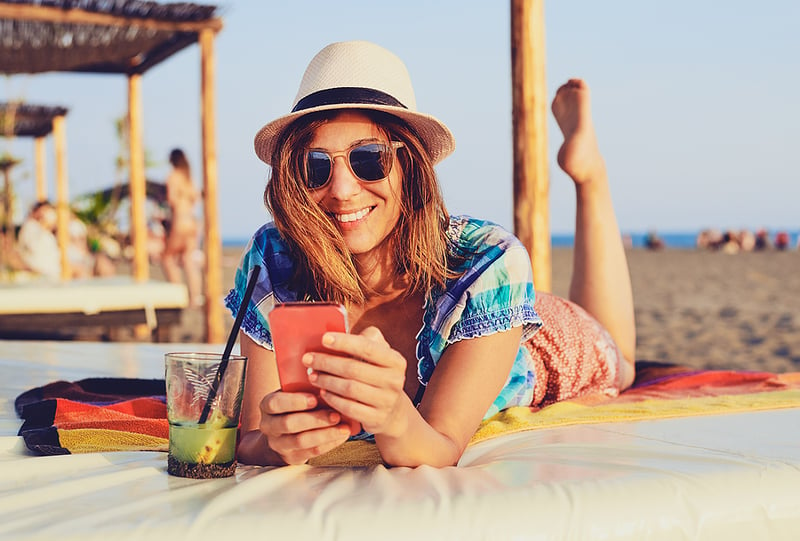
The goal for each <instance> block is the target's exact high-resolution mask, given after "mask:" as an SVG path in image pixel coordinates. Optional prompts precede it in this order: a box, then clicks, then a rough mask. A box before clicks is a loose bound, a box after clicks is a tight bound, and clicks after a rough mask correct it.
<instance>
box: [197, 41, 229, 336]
mask: <svg viewBox="0 0 800 541" xmlns="http://www.w3.org/2000/svg"><path fill="white" fill-rule="evenodd" d="M200 55H201V58H200V66H201V68H200V72H201V90H200V92H201V102H202V103H201V111H202V131H203V198H204V207H203V208H204V227H205V252H206V280H205V296H206V304H205V311H206V340H207V341H208V342H209V343H219V342H224V341H225V331H224V329H223V327H222V325H223V323H222V306H221V304H220V299H221V297H222V295H221V288H220V284H221V282H222V276H221V275H222V241H221V239H220V234H219V219H218V214H217V144H216V137H215V133H216V125H215V122H216V120H215V109H214V107H215V105H214V104H215V95H214V31H213V30H211V29H204V30H201V31H200Z"/></svg>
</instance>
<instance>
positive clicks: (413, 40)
mask: <svg viewBox="0 0 800 541" xmlns="http://www.w3.org/2000/svg"><path fill="white" fill-rule="evenodd" d="M218 5H220V6H221V8H222V16H223V19H224V24H225V28H224V29H223V31H222V32H221V33H220V34H219V36H218V38H217V40H216V66H217V80H216V90H217V116H216V118H217V148H218V160H219V181H220V201H219V209H220V223H221V228H222V235H223V238H225V239H240V238H246V237H248V236H249V235H250V234H251V233H252V231H253V230H255V228H256V227H258V226H259V225H260V224H261V223H263V222H264V221H265V220H267V219H268V215H267V213H266V211H265V210H264V208H263V205H262V202H261V200H262V198H261V194H262V191H263V187H264V184H265V182H266V177H267V168H266V166H265V165H264V164H262V163H261V162H260V161H258V159H257V158H256V156H255V154H254V152H253V145H252V141H253V136H254V135H255V132H256V131H257V130H258V128H259V127H260V126H261V125H262V124H264V123H265V122H266V121H268V120H270V119H272V118H274V117H276V116H278V115H280V114H282V113H284V112H286V111H287V110H288V109H289V107H290V106H291V102H292V100H293V98H294V96H295V93H296V91H297V86H298V83H299V81H300V78H301V76H302V73H303V71H304V69H305V67H306V65H307V63H308V61H309V60H310V59H311V57H312V56H313V55H314V54H315V53H316V52H317V51H318V50H319V49H321V48H322V47H323V46H325V45H326V44H328V43H330V42H333V41H340V40H349V39H366V40H370V41H374V42H376V43H378V44H380V45H383V46H385V47H387V48H389V49H390V50H392V51H394V52H395V53H396V54H398V55H399V56H400V57H401V58H402V59H403V60H404V61H405V62H406V64H407V66H408V68H409V71H410V72H411V77H412V80H413V82H414V86H415V90H416V94H417V103H418V106H419V108H420V109H421V110H422V111H425V112H428V113H431V114H433V115H435V116H437V117H439V118H440V119H441V120H443V121H444V122H445V123H447V124H448V125H449V126H450V128H451V130H452V131H453V132H454V134H455V136H456V141H457V149H456V152H455V154H454V155H453V156H451V157H449V158H448V159H447V160H445V161H444V162H443V163H442V164H441V165H440V166H439V167H438V171H439V175H440V179H441V182H442V185H443V189H444V192H445V196H446V198H447V201H448V205H449V207H450V211H451V212H453V213H469V214H473V215H476V216H480V217H485V218H488V219H492V220H494V221H497V222H499V223H501V224H503V225H505V226H507V227H509V228H511V227H512V191H511V190H512V172H511V161H512V153H511V74H510V52H509V51H510V48H509V47H510V37H509V34H510V22H509V10H510V8H509V2H508V1H497V2H494V1H491V2H490V1H478V0H468V1H456V0H450V1H439V2H437V1H434V0H406V1H404V2H375V1H374V0H373V1H355V0H339V1H337V2H321V1H319V2H317V1H308V0H298V1H292V2H277V1H274V2H263V1H259V0H234V1H229V2H224V3H220V4H218ZM545 12H546V13H545V16H546V47H547V51H546V53H547V86H548V92H549V94H550V96H552V94H553V92H554V90H555V89H556V88H557V87H558V85H559V84H560V83H561V82H563V81H564V80H566V79H567V78H569V77H572V76H580V77H583V78H584V79H586V80H587V81H588V83H589V85H590V86H591V88H592V94H593V101H594V116H595V123H596V126H597V129H598V132H599V137H600V145H601V150H602V152H603V153H604V155H605V157H606V161H607V165H608V169H609V173H610V177H611V182H612V189H613V192H614V200H615V206H616V209H617V214H618V218H619V222H620V225H621V227H622V229H623V230H624V231H627V232H641V231H645V230H648V229H658V230H660V231H691V230H696V229H699V228H703V227H724V228H726V227H735V228H739V227H748V228H756V227H760V226H765V227H769V228H773V229H774V228H788V229H791V230H797V229H798V228H800V212H798V203H799V202H800V162H799V161H798V155H800V152H799V151H798V146H800V98H798V89H800V34H798V31H797V28H798V21H800V2H795V1H794V0H763V1H760V2H754V1H752V0H748V1H745V0H733V1H728V2H716V1H710V0H706V1H698V0H672V1H670V2H656V1H642V0H625V1H623V0H609V1H605V2H597V1H596V0H550V1H547V2H545ZM199 62H200V61H199V48H198V47H197V46H193V47H190V48H188V49H186V50H184V51H182V52H181V53H179V54H177V55H176V56H174V57H172V58H170V59H168V60H167V61H165V62H163V63H162V64H161V65H159V66H158V67H156V68H154V69H153V70H151V71H150V72H148V73H146V74H145V76H144V77H143V78H142V88H143V96H144V103H143V108H144V130H145V147H146V148H147V149H148V151H149V152H150V153H151V155H152V156H153V157H155V158H157V159H158V160H160V161H161V162H162V165H161V166H160V167H154V168H151V169H150V170H148V172H147V173H148V177H149V178H155V179H163V178H164V176H165V174H166V171H167V167H166V165H165V164H166V157H167V154H168V152H169V150H170V149H171V148H173V147H175V146H181V147H183V148H184V149H185V150H186V151H187V153H188V155H189V158H190V160H191V163H192V165H193V166H194V167H195V170H196V172H197V173H198V175H197V176H198V179H197V180H198V182H199V166H200V120H199ZM126 88H127V87H126V81H125V78H124V77H122V76H115V75H66V74H46V75H36V76H17V77H12V78H6V79H4V80H2V81H0V100H7V99H13V98H23V99H25V100H26V101H28V102H30V103H37V104H42V105H61V106H65V107H67V108H69V114H68V115H67V138H68V143H67V144H68V166H69V175H70V195H71V196H76V195H79V194H81V193H85V192H87V191H91V190H93V189H96V188H102V187H106V186H108V185H110V184H112V183H113V181H114V156H115V155H116V154H117V152H118V144H117V141H116V139H115V135H114V124H113V122H114V119H115V118H116V117H118V116H120V115H122V114H123V113H124V112H125V110H126V107H127V96H126ZM548 137H549V147H550V152H549V155H550V157H551V159H550V166H549V167H550V176H551V230H552V231H553V232H556V233H569V232H571V231H572V229H573V219H574V218H573V216H574V203H573V191H572V187H571V183H570V181H569V179H568V178H566V177H565V176H564V175H563V174H562V173H561V171H560V170H559V169H558V167H557V165H556V164H555V154H556V152H557V149H558V144H559V143H560V138H559V133H558V131H557V127H556V126H555V124H554V123H553V122H552V121H551V122H550V124H549V135H548ZM32 148H33V143H32V142H31V141H30V140H25V139H21V140H16V141H8V140H5V141H3V140H0V150H3V149H5V150H9V151H11V152H12V153H14V154H17V155H19V156H21V157H23V158H24V159H25V163H24V164H23V165H21V166H19V167H18V168H17V169H16V171H15V178H16V179H17V184H18V185H19V192H20V196H21V198H22V201H23V203H24V204H25V205H26V206H27V204H28V203H29V202H30V201H32V199H33V192H34V188H33V176H34V175H33V160H32V152H33V150H32ZM48 161H49V167H50V169H51V172H50V173H49V178H50V180H51V182H52V179H53V178H54V176H53V173H52V166H53V163H52V162H53V154H52V142H50V144H49V147H48ZM51 193H52V191H51Z"/></svg>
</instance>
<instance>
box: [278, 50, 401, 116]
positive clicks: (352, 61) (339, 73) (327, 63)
mask: <svg viewBox="0 0 800 541" xmlns="http://www.w3.org/2000/svg"><path fill="white" fill-rule="evenodd" d="M333 88H365V89H371V90H378V91H380V92H383V93H385V94H388V95H390V96H392V97H393V98H395V99H396V100H397V101H399V102H400V103H402V104H403V105H404V106H405V107H406V108H408V109H409V110H410V111H416V110H417V101H416V99H415V97H414V88H413V87H412V86H411V77H410V76H409V74H408V69H406V65H405V64H404V63H403V61H402V60H400V58H398V57H397V56H396V55H395V54H394V53H392V52H391V51H388V50H386V49H384V48H383V47H381V46H380V45H376V44H374V43H371V42H368V41H343V42H338V43H332V44H330V45H328V46H327V47H325V48H324V49H322V50H321V51H320V52H319V53H317V55H316V56H315V57H314V58H313V59H312V60H311V62H310V63H309V65H308V67H307V68H306V71H305V73H304V74H303V79H302V81H301V82H300V88H299V90H298V92H297V96H296V97H295V100H294V104H293V106H296V105H297V104H298V103H299V102H300V100H302V99H303V98H305V97H307V96H309V95H311V94H314V93H315V92H320V91H323V90H329V89H333Z"/></svg>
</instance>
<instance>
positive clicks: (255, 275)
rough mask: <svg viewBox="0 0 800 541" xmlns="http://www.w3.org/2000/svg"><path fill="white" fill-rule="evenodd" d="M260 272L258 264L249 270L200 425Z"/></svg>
mask: <svg viewBox="0 0 800 541" xmlns="http://www.w3.org/2000/svg"><path fill="white" fill-rule="evenodd" d="M260 273H261V267H260V266H258V265H255V266H254V267H253V270H252V271H251V272H250V280H249V281H248V282H247V288H246V289H245V290H244V298H243V299H242V303H241V304H240V305H239V311H238V312H236V319H235V320H234V321H233V327H231V333H230V334H229V335H228V343H227V344H225V351H223V352H222V360H220V362H219V366H218V367H217V375H216V377H214V381H213V382H212V384H211V390H210V391H209V392H208V398H206V405H205V406H203V412H202V413H201V414H200V421H198V422H199V423H200V424H201V425H202V424H203V423H205V422H206V420H207V419H208V414H209V413H210V412H211V404H212V403H213V402H214V399H215V398H216V397H217V389H219V384H220V382H221V381H222V376H223V375H224V374H225V369H227V368H228V359H229V358H230V356H231V350H232V349H233V345H234V344H235V343H236V335H237V334H239V327H241V326H242V319H244V314H245V312H247V306H248V305H249V304H250V297H252V296H253V289H255V287H256V282H257V281H258V275H259V274H260Z"/></svg>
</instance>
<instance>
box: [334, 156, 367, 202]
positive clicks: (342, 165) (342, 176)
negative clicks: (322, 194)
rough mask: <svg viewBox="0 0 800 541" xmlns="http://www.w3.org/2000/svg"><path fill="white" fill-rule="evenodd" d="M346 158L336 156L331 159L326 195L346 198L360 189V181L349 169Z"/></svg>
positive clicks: (341, 198)
mask: <svg viewBox="0 0 800 541" xmlns="http://www.w3.org/2000/svg"><path fill="white" fill-rule="evenodd" d="M346 160H347V157H346V156H336V157H335V158H334V159H333V170H332V171H331V180H330V185H329V187H328V195H329V196H330V197H333V198H334V199H339V200H347V199H349V198H351V197H352V196H354V195H355V194H357V193H358V192H359V191H360V190H361V182H359V180H358V179H357V178H356V177H355V175H353V172H352V171H350V167H348V165H347V161H346Z"/></svg>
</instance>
